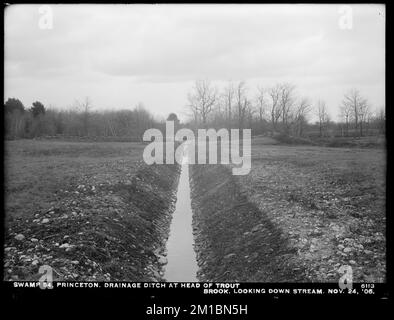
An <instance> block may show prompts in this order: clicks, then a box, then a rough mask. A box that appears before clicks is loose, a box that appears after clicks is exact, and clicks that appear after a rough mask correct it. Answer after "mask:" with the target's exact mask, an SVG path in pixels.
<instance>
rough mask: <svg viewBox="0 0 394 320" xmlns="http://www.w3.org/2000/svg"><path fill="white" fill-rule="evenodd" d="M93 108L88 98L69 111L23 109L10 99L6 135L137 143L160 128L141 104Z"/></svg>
mask: <svg viewBox="0 0 394 320" xmlns="http://www.w3.org/2000/svg"><path fill="white" fill-rule="evenodd" d="M92 108H93V105H92V102H91V100H90V99H89V98H86V99H84V100H83V101H75V103H74V105H73V106H72V107H71V108H69V109H68V110H55V109H54V108H48V109H46V108H45V107H44V105H43V104H42V103H41V102H38V101H37V102H35V103H33V104H32V107H31V108H27V109H26V108H25V107H24V106H23V104H22V102H21V101H20V100H18V99H15V98H10V99H8V100H7V101H6V102H5V104H4V116H5V136H6V138H8V139H14V138H34V137H40V136H56V135H61V136H72V137H105V138H120V137H122V138H127V139H128V140H132V141H139V140H141V139H142V136H143V133H144V132H145V130H146V129H149V128H155V127H160V128H161V127H163V124H161V123H158V122H157V121H155V120H154V118H153V115H152V114H151V113H150V112H148V111H147V110H146V109H145V107H144V106H143V105H142V104H141V103H140V104H138V105H137V106H136V107H134V108H133V109H131V110H118V111H101V112H98V111H92Z"/></svg>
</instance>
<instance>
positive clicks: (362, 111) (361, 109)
mask: <svg viewBox="0 0 394 320" xmlns="http://www.w3.org/2000/svg"><path fill="white" fill-rule="evenodd" d="M358 116H359V122H360V136H361V137H362V136H363V133H364V132H363V124H364V123H365V122H366V120H367V119H368V116H369V106H368V101H367V100H366V99H363V100H361V101H360V104H359V106H358Z"/></svg>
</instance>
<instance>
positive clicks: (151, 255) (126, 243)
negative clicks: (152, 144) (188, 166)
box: [4, 165, 179, 281]
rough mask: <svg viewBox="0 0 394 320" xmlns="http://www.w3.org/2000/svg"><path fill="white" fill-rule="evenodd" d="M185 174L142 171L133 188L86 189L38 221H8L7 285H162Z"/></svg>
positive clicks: (170, 168)
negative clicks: (46, 270)
mask: <svg viewBox="0 0 394 320" xmlns="http://www.w3.org/2000/svg"><path fill="white" fill-rule="evenodd" d="M178 176H179V166H177V165H160V166H154V165H153V166H146V165H141V166H140V168H139V169H138V171H137V172H136V174H135V175H134V176H132V177H130V179H129V180H124V181H118V182H117V183H115V184H102V183H100V184H92V183H93V182H92V181H89V183H87V184H80V185H78V186H77V187H76V188H71V189H70V190H67V193H66V194H65V196H64V197H62V198H61V200H60V201H59V203H58V204H57V205H56V206H55V207H52V208H49V209H48V210H44V211H40V212H36V213H35V214H34V218H32V219H26V220H24V219H22V218H15V219H11V218H10V220H8V221H7V229H6V235H5V257H4V258H5V261H4V263H5V264H4V266H5V271H4V272H5V275H4V278H5V280H38V279H39V277H40V275H39V274H38V268H39V266H41V265H49V266H51V267H52V268H53V271H54V273H53V275H54V280H68V281H74V280H75V281H109V280H111V281H117V280H121V281H157V280H161V274H162V270H161V265H160V263H159V261H160V257H161V253H162V252H163V250H164V246H165V241H166V239H167V237H168V231H169V224H170V221H171V214H172V211H173V209H174V201H175V190H176V186H177V181H178Z"/></svg>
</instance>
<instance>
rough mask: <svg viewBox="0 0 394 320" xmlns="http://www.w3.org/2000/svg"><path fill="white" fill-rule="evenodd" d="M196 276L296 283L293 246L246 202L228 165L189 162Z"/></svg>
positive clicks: (300, 278)
mask: <svg viewBox="0 0 394 320" xmlns="http://www.w3.org/2000/svg"><path fill="white" fill-rule="evenodd" d="M190 169H191V178H190V180H191V190H192V208H193V212H194V217H193V227H194V233H195V248H196V252H197V261H198V265H199V267H200V270H199V272H198V278H199V280H200V281H251V282H287V281H291V282H297V281H298V282H301V281H303V280H305V279H304V276H303V275H304V272H303V270H302V268H301V267H299V266H298V265H297V264H296V263H295V260H294V257H295V256H296V253H297V251H296V250H295V249H292V248H290V247H289V246H288V241H287V240H286V239H285V238H284V237H283V236H282V234H281V231H280V230H279V229H278V228H277V227H275V226H274V225H273V224H272V223H271V222H270V220H269V219H268V218H267V216H266V214H265V213H264V212H261V211H259V210H258V208H257V207H256V206H255V205H253V204H252V203H250V202H249V201H248V199H247V197H246V196H245V195H244V194H243V193H242V192H240V188H239V186H238V184H237V182H236V180H235V178H234V176H232V174H231V171H230V169H229V168H227V167H225V166H221V165H191V166H190Z"/></svg>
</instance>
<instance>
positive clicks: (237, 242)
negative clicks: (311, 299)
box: [5, 138, 386, 282]
mask: <svg viewBox="0 0 394 320" xmlns="http://www.w3.org/2000/svg"><path fill="white" fill-rule="evenodd" d="M143 148H144V144H141V143H116V142H111V143H110V142H103V143H97V142H96V143H94V142H62V141H46V140H41V141H35V140H19V141H8V142H6V143H5V174H6V176H5V178H6V183H5V200H6V204H5V208H6V219H5V222H6V225H5V227H6V230H5V236H6V237H5V279H7V280H11V279H38V267H39V266H40V265H43V264H48V265H50V266H52V267H53V268H54V272H55V274H54V276H55V279H67V280H71V281H73V280H131V281H141V280H147V281H151V280H154V281H157V280H162V275H163V273H162V266H163V264H165V261H166V259H165V257H164V256H165V242H166V239H167V238H168V231H169V225H170V222H171V217H172V212H173V209H174V203H175V200H176V199H175V195H176V187H177V182H178V177H179V166H177V165H154V166H147V165H145V164H144V163H143V162H142V161H141V160H142V151H143ZM385 161H386V158H385V151H384V149H382V148H380V149H379V148H355V147H353V148H328V147H321V146H311V145H283V144H281V143H279V142H278V141H276V140H275V139H272V138H257V139H255V140H254V141H253V146H252V170H251V172H250V174H248V175H246V176H232V175H231V171H230V170H229V168H226V167H224V166H220V165H218V166H211V165H207V166H198V165H195V166H190V172H191V174H190V178H191V186H192V206H193V213H194V217H193V219H194V221H193V227H194V235H195V240H196V251H197V260H198V263H199V267H200V271H199V275H198V277H199V279H200V280H217V281H219V280H220V281H229V280H234V281H235V280H238V281H290V282H291V281H315V282H319V281H323V282H325V281H338V278H339V274H338V269H339V267H340V266H341V265H351V266H352V268H353V276H354V280H355V281H366V282H371V281H376V282H382V281H385V273H386V264H385V259H386V256H385V250H386V238H385V233H386V228H385V227H386V220H385V200H386V198H385V165H386V164H385ZM18 235H23V237H18Z"/></svg>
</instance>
